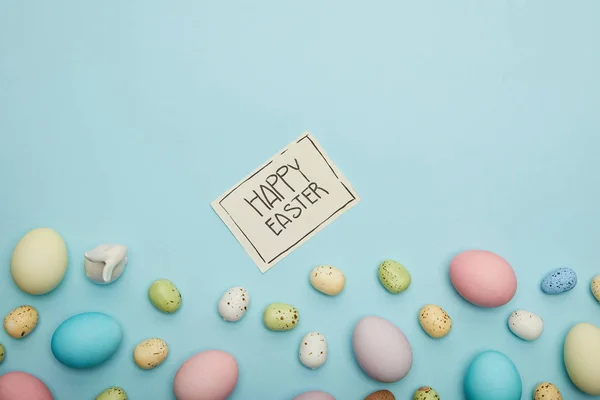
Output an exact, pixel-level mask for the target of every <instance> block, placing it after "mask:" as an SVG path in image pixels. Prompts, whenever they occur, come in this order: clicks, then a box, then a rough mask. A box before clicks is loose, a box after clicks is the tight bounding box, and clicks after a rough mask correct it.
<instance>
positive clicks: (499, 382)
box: [465, 350, 523, 400]
mask: <svg viewBox="0 0 600 400" xmlns="http://www.w3.org/2000/svg"><path fill="white" fill-rule="evenodd" d="M522 391H523V386H522V384H521V376H520V375H519V371H517V368H516V367H515V364H513V362H512V361H511V360H510V358H508V357H506V356H505V355H504V354H502V353H500V352H498V351H492V350H488V351H484V352H482V353H479V354H478V355H477V356H476V357H475V358H474V359H473V361H471V365H469V369H468V370H467V375H466V376H465V396H466V397H467V400H520V399H521V392H522Z"/></svg>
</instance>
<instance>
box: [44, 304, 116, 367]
mask: <svg viewBox="0 0 600 400" xmlns="http://www.w3.org/2000/svg"><path fill="white" fill-rule="evenodd" d="M122 338H123V332H122V330H121V325H120V324H119V323H118V322H117V321H116V320H115V319H114V318H113V317H111V316H110V315H106V314H103V313H99V312H86V313H82V314H77V315H73V316H72V317H70V318H68V319H67V320H65V321H64V322H63V323H62V324H60V325H59V326H58V328H56V330H55V331H54V335H52V344H51V346H52V354H54V357H55V358H56V359H57V360H58V361H60V362H61V363H62V364H64V365H66V366H67V367H70V368H91V367H95V366H97V365H99V364H102V363H103V362H105V361H106V360H108V359H109V358H111V357H112V355H113V354H115V352H116V351H117V349H118V348H119V345H120V344H121V339H122Z"/></svg>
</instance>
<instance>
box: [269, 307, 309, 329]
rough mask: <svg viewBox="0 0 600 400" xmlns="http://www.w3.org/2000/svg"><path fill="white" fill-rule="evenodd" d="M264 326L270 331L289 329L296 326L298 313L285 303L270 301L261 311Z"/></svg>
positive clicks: (298, 318)
mask: <svg viewBox="0 0 600 400" xmlns="http://www.w3.org/2000/svg"><path fill="white" fill-rule="evenodd" d="M263 321H264V323H265V326H266V327H267V328H268V329H270V330H272V331H289V330H291V329H294V328H295V327H296V326H298V323H299V322H300V313H298V310H297V309H296V308H294V307H292V306H291V305H289V304H285V303H272V304H270V305H269V306H268V307H267V308H265V312H264V313H263Z"/></svg>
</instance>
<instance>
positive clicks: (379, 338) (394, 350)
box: [352, 316, 412, 382]
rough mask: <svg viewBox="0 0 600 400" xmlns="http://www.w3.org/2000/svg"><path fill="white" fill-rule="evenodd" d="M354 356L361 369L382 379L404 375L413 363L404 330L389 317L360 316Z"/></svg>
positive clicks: (377, 378)
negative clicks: (387, 318) (389, 319)
mask: <svg viewBox="0 0 600 400" xmlns="http://www.w3.org/2000/svg"><path fill="white" fill-rule="evenodd" d="M352 346H353V348H354V357H355V358H356V361H357V362H358V365H360V367H361V368H362V370H363V371H364V372H365V373H366V374H367V375H368V376H370V377H371V378H373V379H375V380H377V381H380V382H396V381H399V380H400V379H402V378H404V377H405V376H406V375H407V374H408V372H409V371H410V368H411V366H412V349H411V347H410V343H409V342H408V339H407V338H406V336H404V333H402V331H401V330H400V329H399V328H398V327H397V326H396V325H394V324H392V323H391V322H389V321H388V320H386V319H383V318H380V317H376V316H369V317H365V318H363V319H361V320H360V321H359V322H358V323H357V324H356V327H355V328H354V333H353V336H352Z"/></svg>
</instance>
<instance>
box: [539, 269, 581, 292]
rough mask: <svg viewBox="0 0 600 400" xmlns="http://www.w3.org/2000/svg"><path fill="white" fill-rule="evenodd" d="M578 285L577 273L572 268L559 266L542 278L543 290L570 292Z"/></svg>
mask: <svg viewBox="0 0 600 400" xmlns="http://www.w3.org/2000/svg"><path fill="white" fill-rule="evenodd" d="M575 285H577V274H576V273H575V271H573V270H572V269H571V268H558V269H555V270H553V271H550V273H548V275H546V276H545V277H544V279H543V280H542V284H541V287H542V292H544V293H546V294H559V293H564V292H568V291H569V290H571V289H573V288H574V287H575Z"/></svg>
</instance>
